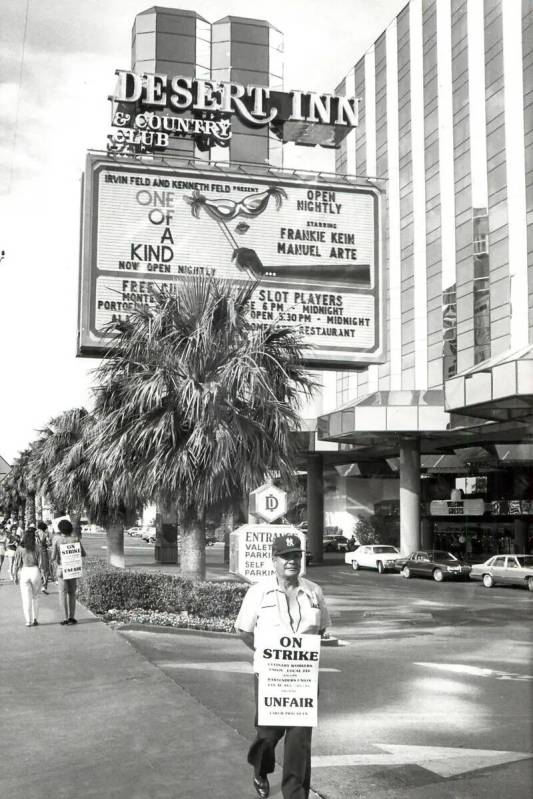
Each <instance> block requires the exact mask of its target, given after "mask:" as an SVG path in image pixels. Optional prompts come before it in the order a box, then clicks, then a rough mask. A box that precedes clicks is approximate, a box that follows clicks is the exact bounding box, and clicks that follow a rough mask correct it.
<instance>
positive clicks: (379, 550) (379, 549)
mask: <svg viewBox="0 0 533 799" xmlns="http://www.w3.org/2000/svg"><path fill="white" fill-rule="evenodd" d="M374 552H377V553H379V554H381V553H383V552H398V550H397V549H396V547H374Z"/></svg>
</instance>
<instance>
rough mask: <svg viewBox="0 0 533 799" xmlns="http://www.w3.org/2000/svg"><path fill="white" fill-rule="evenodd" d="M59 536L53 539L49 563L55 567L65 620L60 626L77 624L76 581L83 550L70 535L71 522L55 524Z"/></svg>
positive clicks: (60, 603)
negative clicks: (75, 614)
mask: <svg viewBox="0 0 533 799" xmlns="http://www.w3.org/2000/svg"><path fill="white" fill-rule="evenodd" d="M57 530H58V533H59V535H57V536H55V537H54V541H53V544H52V555H51V558H50V559H51V561H52V563H54V564H55V565H56V574H57V581H58V587H59V605H60V608H61V610H62V611H63V613H64V616H65V618H64V619H63V620H62V621H60V622H59V623H60V624H63V625H65V624H77V623H78V622H77V620H76V618H75V616H74V613H75V612H76V581H77V578H78V577H81V573H82V566H81V563H82V561H81V559H82V557H85V550H84V548H83V545H82V543H81V541H80V539H79V538H78V537H77V536H75V535H72V530H73V527H72V522H71V521H70V520H69V519H60V520H59V521H58V522H57Z"/></svg>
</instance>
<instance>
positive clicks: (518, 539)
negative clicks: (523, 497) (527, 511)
mask: <svg viewBox="0 0 533 799" xmlns="http://www.w3.org/2000/svg"><path fill="white" fill-rule="evenodd" d="M527 531H528V523H527V521H526V520H525V519H515V520H514V551H515V552H516V554H517V555H523V554H524V553H527Z"/></svg>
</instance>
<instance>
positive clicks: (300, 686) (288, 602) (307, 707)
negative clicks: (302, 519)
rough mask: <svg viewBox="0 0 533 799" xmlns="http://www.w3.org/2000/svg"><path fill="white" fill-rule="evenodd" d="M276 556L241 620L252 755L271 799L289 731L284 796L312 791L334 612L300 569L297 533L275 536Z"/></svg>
mask: <svg viewBox="0 0 533 799" xmlns="http://www.w3.org/2000/svg"><path fill="white" fill-rule="evenodd" d="M272 561H273V567H274V574H273V575H272V576H271V577H267V578H265V579H264V580H262V581H260V582H258V583H256V584H255V585H252V586H251V587H250V588H249V589H248V592H247V594H246V596H245V597H244V600H243V603H242V606H241V609H240V611H239V615H238V616H237V619H236V621H235V628H236V630H237V632H238V633H239V635H240V637H241V638H242V640H243V641H244V643H245V644H246V645H247V646H248V647H249V648H250V649H253V650H254V673H255V693H256V711H257V712H256V719H255V725H256V730H257V737H256V739H255V741H254V742H253V744H252V745H251V747H250V749H249V752H248V763H250V765H251V766H253V768H254V777H253V784H254V788H255V790H256V792H257V795H258V796H259V797H261V799H266V797H267V796H268V795H269V793H270V785H269V782H268V776H267V775H268V774H271V773H272V772H273V771H274V768H275V748H276V744H277V743H278V741H280V740H281V738H283V736H285V756H284V760H283V774H282V782H281V790H282V794H283V797H284V799H307V798H308V796H309V787H310V782H311V735H312V728H313V726H316V723H317V722H316V712H317V681H318V661H319V654H320V636H321V635H322V633H323V632H324V631H325V629H326V627H327V626H328V625H329V623H330V618H329V613H328V610H327V607H326V603H325V601H324V596H323V593H322V589H321V588H320V586H318V585H316V583H313V582H311V581H310V580H307V579H305V578H304V577H301V576H300V571H301V567H302V547H301V542H300V538H299V537H298V536H297V535H290V534H289V535H280V536H278V537H277V538H275V539H274V541H273V543H272Z"/></svg>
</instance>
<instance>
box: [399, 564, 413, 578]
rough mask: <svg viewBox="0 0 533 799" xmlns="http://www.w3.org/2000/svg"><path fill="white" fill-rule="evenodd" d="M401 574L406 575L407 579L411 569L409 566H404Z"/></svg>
mask: <svg viewBox="0 0 533 799" xmlns="http://www.w3.org/2000/svg"><path fill="white" fill-rule="evenodd" d="M401 574H402V577H407V579H409V577H410V576H411V569H410V568H409V566H404V567H403V569H402V572H401Z"/></svg>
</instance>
